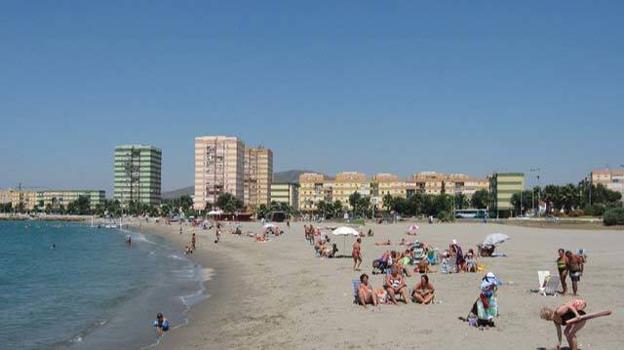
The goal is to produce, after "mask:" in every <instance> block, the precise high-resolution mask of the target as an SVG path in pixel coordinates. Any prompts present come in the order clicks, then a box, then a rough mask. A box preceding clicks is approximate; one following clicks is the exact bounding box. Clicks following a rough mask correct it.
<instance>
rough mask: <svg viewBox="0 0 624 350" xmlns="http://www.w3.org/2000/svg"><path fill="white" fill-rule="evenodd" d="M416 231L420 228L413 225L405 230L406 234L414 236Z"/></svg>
mask: <svg viewBox="0 0 624 350" xmlns="http://www.w3.org/2000/svg"><path fill="white" fill-rule="evenodd" d="M418 230H420V226H418V225H416V224H413V225H411V226H410V227H409V228H408V229H407V232H408V233H410V234H413V235H414V234H416V232H417V231H418Z"/></svg>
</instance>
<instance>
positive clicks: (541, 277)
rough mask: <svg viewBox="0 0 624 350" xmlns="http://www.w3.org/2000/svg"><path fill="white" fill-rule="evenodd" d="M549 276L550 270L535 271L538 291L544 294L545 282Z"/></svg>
mask: <svg viewBox="0 0 624 350" xmlns="http://www.w3.org/2000/svg"><path fill="white" fill-rule="evenodd" d="M549 277H550V271H537V283H538V286H539V289H538V292H539V293H540V294H544V291H545V290H546V282H547V280H548V278H549Z"/></svg>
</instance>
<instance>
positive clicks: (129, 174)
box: [113, 145, 162, 205]
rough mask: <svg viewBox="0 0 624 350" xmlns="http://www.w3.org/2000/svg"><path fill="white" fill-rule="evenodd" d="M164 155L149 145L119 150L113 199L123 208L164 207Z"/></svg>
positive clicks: (118, 148) (115, 160)
mask: <svg viewBox="0 0 624 350" xmlns="http://www.w3.org/2000/svg"><path fill="white" fill-rule="evenodd" d="M161 160H162V151H161V150H160V149H159V148H156V147H154V146H149V145H120V146H117V147H115V159H114V165H113V167H114V172H115V184H114V189H113V198H114V199H117V200H119V201H120V202H121V203H122V205H126V204H128V202H130V201H138V202H140V203H143V204H148V205H159V204H160V191H161V177H160V174H161V170H160V169H161Z"/></svg>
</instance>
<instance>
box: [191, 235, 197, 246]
mask: <svg viewBox="0 0 624 350" xmlns="http://www.w3.org/2000/svg"><path fill="white" fill-rule="evenodd" d="M196 243H197V238H196V237H195V232H193V236H192V237H191V247H192V248H193V250H195V244H196Z"/></svg>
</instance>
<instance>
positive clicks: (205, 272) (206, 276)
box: [201, 267, 215, 282]
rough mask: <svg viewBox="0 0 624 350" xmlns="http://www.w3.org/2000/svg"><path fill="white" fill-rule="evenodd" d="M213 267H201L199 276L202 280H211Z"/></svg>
mask: <svg viewBox="0 0 624 350" xmlns="http://www.w3.org/2000/svg"><path fill="white" fill-rule="evenodd" d="M214 273H215V271H214V269H212V268H210V267H206V268H203V269H202V270H201V277H202V281H204V282H207V281H210V280H212V276H214Z"/></svg>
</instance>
